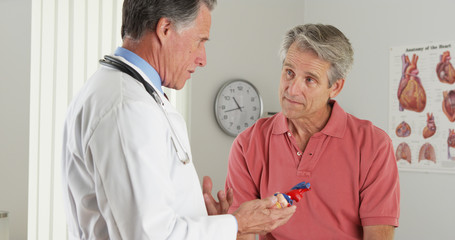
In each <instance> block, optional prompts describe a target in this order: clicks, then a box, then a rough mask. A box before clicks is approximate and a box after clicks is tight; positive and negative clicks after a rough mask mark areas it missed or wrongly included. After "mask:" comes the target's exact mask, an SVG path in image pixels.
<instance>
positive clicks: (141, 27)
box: [121, 0, 216, 40]
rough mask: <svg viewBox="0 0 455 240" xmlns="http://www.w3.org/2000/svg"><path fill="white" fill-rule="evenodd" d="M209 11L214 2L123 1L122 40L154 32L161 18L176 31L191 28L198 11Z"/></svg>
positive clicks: (181, 0)
mask: <svg viewBox="0 0 455 240" xmlns="http://www.w3.org/2000/svg"><path fill="white" fill-rule="evenodd" d="M203 4H204V5H205V6H206V7H207V8H208V9H209V10H210V11H211V10H213V8H214V7H215V5H216V0H125V1H124V2H123V9H122V30H121V34H122V39H124V38H125V37H129V38H131V39H133V40H139V39H140V38H141V37H142V36H143V35H144V33H146V32H147V31H154V30H155V29H156V25H157V24H158V21H159V20H160V19H161V18H168V19H170V20H171V22H172V24H173V25H174V27H175V29H176V30H177V31H180V30H182V29H184V28H186V27H189V26H191V24H193V23H194V20H195V19H196V17H197V15H198V12H199V9H200V7H201V6H202V5H203Z"/></svg>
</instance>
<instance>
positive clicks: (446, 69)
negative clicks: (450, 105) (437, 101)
mask: <svg viewBox="0 0 455 240" xmlns="http://www.w3.org/2000/svg"><path fill="white" fill-rule="evenodd" d="M450 59H451V57H450V52H449V51H445V52H444V53H443V54H442V55H441V61H440V62H439V63H438V65H437V66H436V74H437V75H438V78H439V81H441V82H443V83H449V84H452V83H454V82H455V69H453V66H452V63H450Z"/></svg>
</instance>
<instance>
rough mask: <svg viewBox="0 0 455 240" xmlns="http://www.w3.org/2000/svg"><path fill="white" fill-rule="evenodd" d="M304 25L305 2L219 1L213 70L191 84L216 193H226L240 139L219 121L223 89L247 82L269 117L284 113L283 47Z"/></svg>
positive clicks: (193, 124) (197, 141)
mask: <svg viewBox="0 0 455 240" xmlns="http://www.w3.org/2000/svg"><path fill="white" fill-rule="evenodd" d="M302 21H303V1H293V0H280V1H272V0H249V1H244V0H232V1H224V0H221V1H218V6H217V7H216V8H215V10H214V11H213V13H212V29H211V36H210V41H209V42H208V43H207V62H208V63H207V66H206V67H205V68H202V69H198V70H197V71H196V74H194V75H193V78H192V79H191V80H190V82H191V86H190V88H191V90H190V98H191V104H190V121H189V124H188V126H189V130H190V137H191V139H190V141H191V146H192V153H193V159H194V163H195V165H196V167H197V170H198V174H199V177H200V178H201V179H202V176H204V175H209V176H211V177H212V179H213V181H214V192H216V191H218V190H220V189H224V181H225V179H226V173H227V161H228V155H229V150H230V147H231V144H232V141H233V140H234V138H233V137H230V136H228V135H226V134H225V133H223V132H222V131H221V129H220V128H219V127H218V125H217V122H216V120H215V114H214V101H215V96H216V94H217V91H218V89H219V88H220V87H221V85H223V83H224V82H225V81H227V80H230V79H233V78H243V79H246V80H248V81H250V82H252V83H253V84H254V85H255V86H256V87H257V88H258V90H259V92H260V93H261V95H262V99H263V101H264V111H265V112H267V111H279V109H280V107H279V102H278V90H277V89H278V84H279V79H280V72H281V63H280V60H279V57H278V56H279V55H278V50H279V45H280V43H281V39H282V36H283V35H284V33H285V32H286V30H287V29H289V28H291V27H292V26H294V25H296V24H299V23H302ZM215 190H216V191H215Z"/></svg>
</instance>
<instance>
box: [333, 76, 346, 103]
mask: <svg viewBox="0 0 455 240" xmlns="http://www.w3.org/2000/svg"><path fill="white" fill-rule="evenodd" d="M343 86H344V78H340V79H338V80H337V81H336V82H334V83H333V84H332V86H331V87H330V98H334V97H336V96H337V95H338V94H339V93H340V92H341V89H343Z"/></svg>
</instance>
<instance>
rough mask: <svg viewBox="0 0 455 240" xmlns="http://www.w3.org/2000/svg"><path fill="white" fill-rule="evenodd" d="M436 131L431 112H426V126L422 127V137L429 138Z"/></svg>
mask: <svg viewBox="0 0 455 240" xmlns="http://www.w3.org/2000/svg"><path fill="white" fill-rule="evenodd" d="M435 132H436V124H435V123H434V116H433V113H427V126H426V127H425V128H424V129H423V138H429V137H431V136H433V135H434V134H435Z"/></svg>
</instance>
